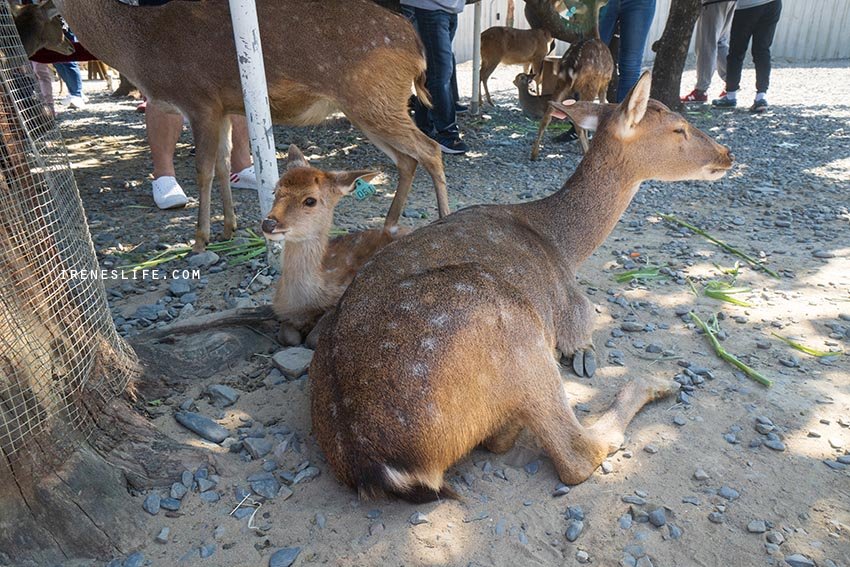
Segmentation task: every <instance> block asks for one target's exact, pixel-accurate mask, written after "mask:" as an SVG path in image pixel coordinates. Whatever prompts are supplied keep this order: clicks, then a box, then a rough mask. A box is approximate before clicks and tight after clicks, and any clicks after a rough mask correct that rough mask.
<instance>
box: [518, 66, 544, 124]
mask: <svg viewBox="0 0 850 567" xmlns="http://www.w3.org/2000/svg"><path fill="white" fill-rule="evenodd" d="M533 78H534V77H532V76H531V75H529V74H527V73H520V74H518V75H517V76H516V77H514V86H515V87H516V88H517V95H518V97H519V107H520V108H521V109H522V113H523V114H524V115H525V116H526V117H527V118H530V119H532V120H540V119H541V118H543V116H544V115H545V114H546V111H547V110H548V109H549V101H550V100H552V95H533V94H531V92H530V91H529V90H528V87H529V86H530V85H531V81H532V80H533Z"/></svg>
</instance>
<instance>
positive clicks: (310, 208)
mask: <svg viewBox="0 0 850 567" xmlns="http://www.w3.org/2000/svg"><path fill="white" fill-rule="evenodd" d="M376 175H378V172H376V171H368V170H361V171H331V172H325V171H322V170H320V169H316V168H314V167H310V164H309V163H308V162H307V159H306V158H305V157H304V154H302V153H301V150H299V149H298V147H297V146H294V145H292V146H289V156H288V159H287V165H286V173H285V174H284V175H283V177H282V178H281V180H280V182H278V184H277V188H276V190H275V201H274V205H273V206H272V210H271V212H270V213H269V216H268V217H267V218H266V219H265V220H264V221H263V224H262V229H263V234H264V235H265V237H266V238H268V239H269V240H278V241H285V242H286V248H285V249H284V253H283V254H282V255H281V269H280V280H279V281H278V284H277V290H276V291H275V296H274V302H273V306H274V313H275V315H276V316H277V318H278V319H280V321H281V332H280V338H281V339H282V342H284V343H285V344H290V345H294V344H301V338H302V336H307V333H310V331H311V330H312V329H313V328H314V327H315V326H316V323H317V322H318V321H319V319H320V318H321V317H322V316H323V315H324V314H325V313H326V312H327V311H328V310H329V309H332V308H333V307H334V306H335V305H336V303H337V301H339V298H340V296H341V295H342V293H343V292H344V291H345V288H347V287H348V284H350V283H351V280H353V279H354V276H355V275H356V274H357V271H358V270H359V269H360V267H361V266H363V264H365V263H366V262H367V261H368V260H369V258H371V257H372V256H373V255H374V254H375V253H376V252H377V251H378V250H380V249H381V248H383V247H384V246H386V245H387V244H389V243H390V242H393V241H394V240H397V239H399V238H401V237H402V236H404V235H405V234H407V233H408V232H410V231H409V230H406V229H403V228H401V229H400V228H399V227H397V226H396V227H391V228H389V229H387V228H383V229H372V230H364V231H360V232H353V233H350V234H346V235H343V236H338V237H336V238H334V239H333V240H330V239H329V234H330V231H331V226H332V225H333V213H334V208H335V207H336V205H337V203H339V200H340V199H341V198H342V197H343V196H344V195H347V194H348V193H350V192H351V191H352V190H353V189H354V187H355V184H356V183H357V180H358V179H363V180H364V181H369V180H370V179H372V178H373V177H375V176H376ZM307 343H308V345H312V344H315V334H313V335H312V336H310V337H308V340H307Z"/></svg>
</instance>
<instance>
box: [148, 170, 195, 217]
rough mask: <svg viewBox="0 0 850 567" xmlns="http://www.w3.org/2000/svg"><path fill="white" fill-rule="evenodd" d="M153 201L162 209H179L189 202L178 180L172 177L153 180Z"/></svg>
mask: <svg viewBox="0 0 850 567" xmlns="http://www.w3.org/2000/svg"><path fill="white" fill-rule="evenodd" d="M153 200H154V202H155V203H156V206H157V207H159V208H160V209H177V208H180V207H185V206H186V203H188V202H189V198H188V197H186V193H184V192H183V188H182V187H180V184H179V183H177V179H175V178H174V177H171V176H170V175H163V176H162V177H157V178H156V179H154V180H153Z"/></svg>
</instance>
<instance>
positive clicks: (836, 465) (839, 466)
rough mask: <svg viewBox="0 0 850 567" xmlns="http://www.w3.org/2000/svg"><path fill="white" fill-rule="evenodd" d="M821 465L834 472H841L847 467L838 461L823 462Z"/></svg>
mask: <svg viewBox="0 0 850 567" xmlns="http://www.w3.org/2000/svg"><path fill="white" fill-rule="evenodd" d="M823 464H825V465H826V466H828V467H829V468H831V469H833V470H836V471H843V470H846V469H847V465H846V464H844V463H841V462H839V461H829V460H824V462H823Z"/></svg>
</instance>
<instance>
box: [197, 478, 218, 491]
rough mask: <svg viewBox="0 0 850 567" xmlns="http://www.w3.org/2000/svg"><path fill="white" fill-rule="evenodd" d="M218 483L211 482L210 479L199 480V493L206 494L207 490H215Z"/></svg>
mask: <svg viewBox="0 0 850 567" xmlns="http://www.w3.org/2000/svg"><path fill="white" fill-rule="evenodd" d="M216 484H217V483H216V482H213V481H211V480H210V479H208V478H199V479H198V492H206V491H207V490H211V489H213V488H215V485H216Z"/></svg>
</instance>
